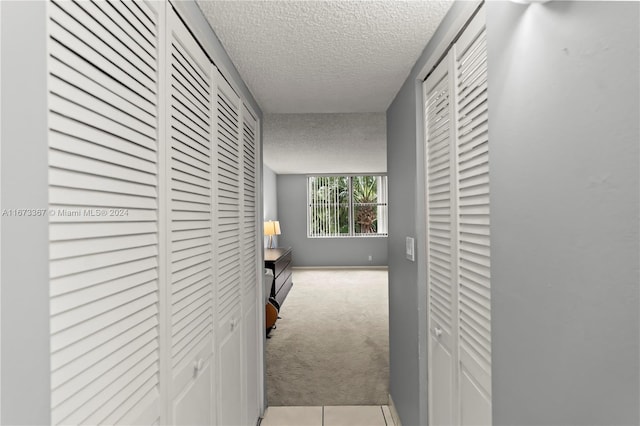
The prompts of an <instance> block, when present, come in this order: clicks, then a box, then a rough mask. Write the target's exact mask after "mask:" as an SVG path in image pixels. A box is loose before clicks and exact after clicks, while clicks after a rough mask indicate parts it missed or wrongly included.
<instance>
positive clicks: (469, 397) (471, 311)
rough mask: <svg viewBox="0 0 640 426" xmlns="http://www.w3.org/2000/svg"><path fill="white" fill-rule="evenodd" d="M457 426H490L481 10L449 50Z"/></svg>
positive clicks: (485, 112) (486, 160)
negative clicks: (455, 208)
mask: <svg viewBox="0 0 640 426" xmlns="http://www.w3.org/2000/svg"><path fill="white" fill-rule="evenodd" d="M455 72H456V112H457V114H456V115H457V121H456V127H457V164H456V167H457V176H458V182H457V187H458V218H457V220H458V240H459V242H458V256H459V260H458V305H459V309H458V312H459V320H458V327H459V332H458V333H459V362H460V366H459V371H460V377H459V383H460V390H459V392H460V402H461V406H460V424H462V425H489V424H491V292H490V238H489V136H488V109H487V41H486V29H485V18H484V9H481V10H480V11H479V13H478V15H476V17H475V18H474V19H473V20H472V21H471V23H470V24H469V26H468V27H467V29H466V30H465V31H464V33H463V34H462V36H461V37H460V39H459V40H458V42H457V43H456V46H455Z"/></svg>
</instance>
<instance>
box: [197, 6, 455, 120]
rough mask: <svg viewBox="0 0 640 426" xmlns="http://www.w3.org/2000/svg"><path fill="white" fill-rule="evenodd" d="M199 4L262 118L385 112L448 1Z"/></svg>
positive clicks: (436, 24)
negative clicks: (267, 114)
mask: <svg viewBox="0 0 640 426" xmlns="http://www.w3.org/2000/svg"><path fill="white" fill-rule="evenodd" d="M198 4H199V5H200V8H201V9H202V11H203V12H204V14H205V16H206V17H207V19H208V20H209V22H210V24H211V26H212V28H213V29H214V31H215V32H216V34H217V35H218V38H219V39H220V41H221V42H222V44H223V46H224V47H225V49H226V51H227V53H228V54H229V56H230V57H231V60H232V61H233V63H234V64H235V65H236V68H237V69H238V71H239V72H240V75H241V76H242V78H243V79H244V81H245V83H246V84H247V86H248V87H249V89H250V90H251V92H252V93H253V95H254V96H255V98H256V100H257V101H258V104H259V105H260V107H261V108H262V110H263V111H264V112H265V113H339V112H381V111H385V110H386V109H387V107H388V106H389V104H390V103H391V101H392V100H393V98H394V97H395V95H396V93H397V92H398V90H399V89H400V86H401V85H402V83H403V82H404V80H405V79H406V78H407V76H408V75H409V72H410V70H411V67H412V66H413V64H414V63H415V61H416V60H417V59H418V57H419V55H420V53H421V52H422V50H423V49H424V47H425V45H426V44H427V42H428V41H429V38H430V37H431V35H432V34H433V32H434V31H435V29H436V28H437V26H438V24H439V23H440V21H441V20H442V18H443V17H444V15H445V13H446V12H447V10H448V9H449V7H450V6H451V4H452V1H450V0H438V1H436V0H422V1H402V0H385V1H362V0H360V1H338V0H335V1H272V0H267V1H220V0H209V1H207V0H198Z"/></svg>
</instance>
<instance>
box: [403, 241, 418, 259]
mask: <svg viewBox="0 0 640 426" xmlns="http://www.w3.org/2000/svg"><path fill="white" fill-rule="evenodd" d="M405 251H406V256H407V259H409V260H410V261H412V262H415V260H416V257H415V252H414V244H413V238H411V237H407V248H406V250H405Z"/></svg>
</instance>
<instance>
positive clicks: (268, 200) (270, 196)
mask: <svg viewBox="0 0 640 426" xmlns="http://www.w3.org/2000/svg"><path fill="white" fill-rule="evenodd" d="M276 178H277V175H276V173H275V172H274V171H273V170H271V169H270V168H269V167H267V166H266V165H263V166H262V201H263V207H264V220H265V221H267V220H278V184H277V181H276ZM268 243H269V237H264V246H265V247H267V244H268ZM273 246H274V247H278V236H277V235H275V236H274V237H273Z"/></svg>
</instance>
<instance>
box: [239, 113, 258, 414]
mask: <svg viewBox="0 0 640 426" xmlns="http://www.w3.org/2000/svg"><path fill="white" fill-rule="evenodd" d="M242 108H243V109H242V158H243V167H242V170H243V173H242V176H243V181H242V182H243V192H242V194H243V197H242V201H243V205H242V284H243V286H242V287H243V288H242V298H243V300H242V306H243V325H244V342H245V345H244V348H243V358H244V366H243V371H244V374H245V377H244V379H245V380H244V389H245V391H244V392H243V399H244V401H245V402H244V404H243V405H244V407H245V410H244V414H245V417H246V418H244V421H243V423H244V424H254V423H256V421H257V420H258V417H259V416H260V401H259V392H258V387H259V386H260V380H259V377H258V371H259V368H258V363H259V362H260V357H259V355H258V352H259V345H258V339H259V338H261V337H262V335H261V334H259V333H258V330H261V329H262V327H261V324H260V323H259V322H258V318H259V315H258V304H257V298H258V293H259V291H258V282H259V279H258V273H259V269H260V268H259V266H260V265H259V263H258V247H260V246H259V240H258V233H257V230H258V210H257V209H258V198H257V197H258V192H257V158H258V157H257V154H258V152H257V150H258V146H257V136H258V135H257V133H258V121H257V119H256V117H255V114H254V113H253V111H251V109H250V108H249V107H248V106H247V105H246V104H243V106H242Z"/></svg>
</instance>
